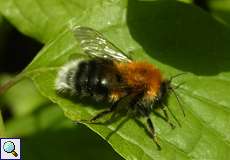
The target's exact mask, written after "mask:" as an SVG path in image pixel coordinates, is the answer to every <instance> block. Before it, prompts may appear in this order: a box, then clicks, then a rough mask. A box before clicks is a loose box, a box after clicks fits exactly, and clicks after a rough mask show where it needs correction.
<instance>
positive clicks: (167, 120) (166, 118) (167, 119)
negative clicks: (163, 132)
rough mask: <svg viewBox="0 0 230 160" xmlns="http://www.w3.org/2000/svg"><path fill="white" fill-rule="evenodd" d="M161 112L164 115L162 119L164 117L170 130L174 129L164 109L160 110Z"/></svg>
mask: <svg viewBox="0 0 230 160" xmlns="http://www.w3.org/2000/svg"><path fill="white" fill-rule="evenodd" d="M162 110H163V113H164V117H165V121H166V122H167V123H168V124H169V125H170V126H171V128H172V129H174V128H175V125H174V124H172V123H171V122H170V121H169V116H168V113H167V110H166V109H165V108H162Z"/></svg>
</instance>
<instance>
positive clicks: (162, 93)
mask: <svg viewBox="0 0 230 160" xmlns="http://www.w3.org/2000/svg"><path fill="white" fill-rule="evenodd" d="M183 74H185V73H180V74H177V75H174V76H171V77H170V78H169V79H166V80H164V81H162V82H161V85H160V90H159V92H158V96H157V100H156V101H155V104H156V103H157V104H160V105H163V106H167V103H168V101H167V100H168V96H169V94H170V93H173V95H174V96H175V97H176V99H177V102H178V104H179V106H180V108H181V110H182V112H183V114H184V115H185V113H184V110H183V107H182V105H181V103H180V100H179V96H178V95H177V93H176V92H175V89H177V88H179V87H180V84H179V85H177V86H173V85H172V80H173V79H174V78H176V77H178V76H180V75H183Z"/></svg>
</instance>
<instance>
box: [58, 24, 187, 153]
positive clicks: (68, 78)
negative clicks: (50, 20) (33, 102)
mask: <svg viewBox="0 0 230 160" xmlns="http://www.w3.org/2000/svg"><path fill="white" fill-rule="evenodd" d="M73 31H74V34H75V37H76V39H77V41H78V43H79V44H80V47H81V49H82V50H83V51H84V53H85V54H86V55H87V56H88V57H89V58H87V59H84V58H83V59H82V58H79V59H76V60H73V61H70V62H68V63H66V64H64V65H63V66H62V67H61V69H60V71H59V72H58V76H57V79H56V86H55V87H56V90H57V92H58V93H69V94H70V95H78V96H83V97H87V96H92V97H93V98H95V99H96V100H99V101H100V100H101V101H107V102H110V103H111V106H110V107H108V108H107V109H105V110H104V111H102V112H100V113H98V114H97V115H95V116H94V117H92V119H91V120H90V122H94V121H96V120H97V119H99V118H101V117H103V116H104V115H106V114H109V113H112V112H114V111H115V109H116V108H117V106H118V105H119V103H120V102H121V101H123V100H125V99H127V98H128V97H129V103H128V104H129V106H128V108H129V110H132V111H133V112H135V114H138V115H140V116H143V117H146V123H147V129H148V131H149V133H150V134H151V137H152V138H153V140H154V142H155V143H156V145H157V147H158V148H159V149H160V145H159V143H158V141H157V139H156V132H155V130H154V125H153V123H152V121H151V119H150V113H151V112H152V111H154V110H156V109H157V108H158V109H161V110H163V113H164V116H162V117H163V118H164V119H165V120H166V121H167V122H168V123H169V124H170V125H171V126H172V127H173V124H172V123H170V122H169V120H168V114H167V110H166V108H168V107H167V104H165V102H166V101H167V98H168V95H169V92H170V91H171V92H173V93H174V95H175V96H176V98H177V100H178V102H179V99H178V96H177V95H176V93H175V92H174V90H173V87H172V85H171V81H172V79H173V78H174V77H176V76H178V75H176V76H173V77H171V78H170V79H164V78H163V76H162V74H161V72H160V71H159V70H158V69H157V68H156V67H155V66H154V65H152V64H150V63H147V62H142V61H134V60H132V59H131V58H130V57H129V56H127V55H126V54H124V53H123V52H122V51H121V50H120V49H119V48H117V47H116V46H115V45H113V44H112V43H111V42H109V41H108V40H107V39H106V38H105V37H104V36H103V35H102V34H101V33H99V32H97V31H95V30H93V29H91V28H88V27H82V26H77V27H75V28H74V30H73ZM179 75H180V74H179ZM169 111H170V110H169ZM182 111H183V110H182ZM170 113H171V112H170ZM183 113H184V111H183ZM173 117H174V118H175V116H173ZM175 119H176V118H175ZM178 123H179V122H178Z"/></svg>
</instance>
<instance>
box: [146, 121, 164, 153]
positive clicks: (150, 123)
mask: <svg viewBox="0 0 230 160" xmlns="http://www.w3.org/2000/svg"><path fill="white" fill-rule="evenodd" d="M147 125H148V128H149V132H150V134H151V136H152V138H153V140H154V142H155V143H156V145H157V148H158V149H159V150H161V146H160V144H159V143H158V140H157V137H156V132H155V129H154V126H153V123H152V121H151V119H150V117H148V118H147Z"/></svg>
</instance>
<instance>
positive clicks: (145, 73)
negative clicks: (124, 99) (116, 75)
mask: <svg viewBox="0 0 230 160" xmlns="http://www.w3.org/2000/svg"><path fill="white" fill-rule="evenodd" d="M116 66H117V68H118V71H119V72H120V74H121V75H122V78H123V79H124V80H125V81H126V83H127V85H128V86H130V87H132V88H133V89H134V91H138V90H140V91H143V90H145V91H146V95H145V98H148V99H152V98H155V96H156V95H157V93H158V91H159V89H160V84H161V81H162V76H161V73H160V71H159V70H158V69H157V68H155V67H154V65H152V64H149V63H147V62H132V63H116Z"/></svg>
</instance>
